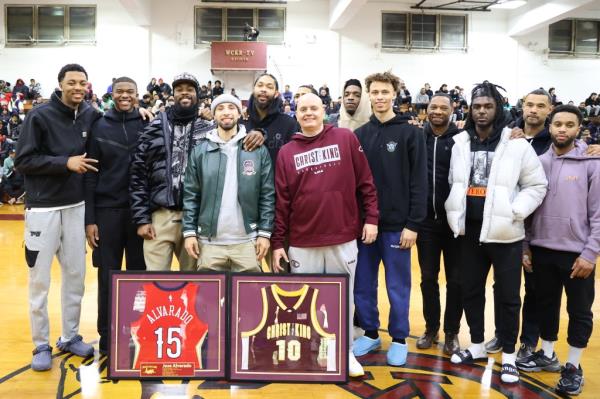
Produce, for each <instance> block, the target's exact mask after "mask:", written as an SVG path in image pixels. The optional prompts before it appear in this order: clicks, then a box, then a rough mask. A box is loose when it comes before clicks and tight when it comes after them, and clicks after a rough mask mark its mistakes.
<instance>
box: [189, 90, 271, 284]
mask: <svg viewBox="0 0 600 399" xmlns="http://www.w3.org/2000/svg"><path fill="white" fill-rule="evenodd" d="M211 111H212V113H213V115H214V119H215V121H216V123H217V128H216V129H214V130H212V131H210V132H209V133H208V134H207V137H206V138H207V140H205V141H203V142H202V143H200V144H199V145H198V146H196V147H195V148H194V149H193V151H192V154H191V156H190V159H189V163H188V166H187V170H186V173H185V180H184V189H183V191H184V194H183V236H184V237H185V244H184V245H185V249H186V251H187V253H188V254H189V255H190V256H192V257H193V258H195V259H197V267H198V269H199V270H216V271H235V272H239V271H248V272H250V271H255V272H259V271H261V266H260V265H261V261H262V259H263V258H264V256H265V255H266V253H267V251H268V249H269V245H270V242H269V239H270V237H271V231H272V228H273V219H274V209H275V189H274V182H273V168H272V164H271V157H270V156H269V151H268V150H267V148H266V147H264V146H262V147H259V148H257V149H256V150H254V151H252V152H248V151H245V150H244V149H243V143H242V141H243V139H244V137H245V136H246V129H245V128H244V126H243V125H238V121H239V119H240V116H241V111H242V104H241V102H240V100H239V99H237V98H236V97H234V96H232V95H230V94H222V95H220V96H219V97H217V98H216V99H215V100H214V101H213V102H212V105H211Z"/></svg>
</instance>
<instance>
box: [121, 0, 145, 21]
mask: <svg viewBox="0 0 600 399" xmlns="http://www.w3.org/2000/svg"><path fill="white" fill-rule="evenodd" d="M119 2H120V3H121V5H122V6H123V7H124V8H125V10H126V11H127V13H129V15H130V16H131V18H133V20H134V21H135V23H136V24H138V25H139V26H150V25H151V23H152V20H151V18H150V16H151V11H150V7H151V5H152V1H145V0H119Z"/></svg>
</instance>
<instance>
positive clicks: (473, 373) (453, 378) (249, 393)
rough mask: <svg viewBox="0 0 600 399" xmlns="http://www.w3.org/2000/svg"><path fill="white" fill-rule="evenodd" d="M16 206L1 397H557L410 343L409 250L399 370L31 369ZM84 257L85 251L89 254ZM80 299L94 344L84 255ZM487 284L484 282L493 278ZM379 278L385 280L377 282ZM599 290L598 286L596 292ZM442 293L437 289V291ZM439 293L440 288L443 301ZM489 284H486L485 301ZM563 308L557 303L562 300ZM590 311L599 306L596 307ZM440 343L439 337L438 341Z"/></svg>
mask: <svg viewBox="0 0 600 399" xmlns="http://www.w3.org/2000/svg"><path fill="white" fill-rule="evenodd" d="M22 215H23V206H22V205H20V206H10V205H4V206H3V207H1V208H0V259H2V267H3V270H2V273H1V274H0V286H1V287H2V291H0V292H1V294H0V295H1V296H0V304H1V308H0V311H1V314H2V318H3V321H2V324H1V327H0V358H1V359H2V360H1V362H0V398H3V399H4V398H7V399H8V398H10V399H12V398H18V399H21V398H23V399H25V398H36V399H45V398H58V399H63V398H64V399H67V398H114V399H116V398H119V399H120V398H135V399H137V398H141V399H150V398H153V399H154V398H170V399H183V398H194V399H201V398H204V399H211V398H229V397H234V398H243V399H255V398H264V399H269V398H277V399H281V398H284V399H287V398H302V399H313V398H314V399H316V398H324V399H338V398H339V399H345V398H381V399H400V398H413V397H419V398H502V397H509V398H555V397H557V396H556V395H555V394H554V393H553V392H554V391H553V387H554V385H555V384H556V381H557V379H558V374H556V373H546V372H543V373H532V374H525V373H522V374H521V382H520V384H519V385H518V386H515V387H510V388H507V387H505V386H503V385H500V383H499V365H498V363H497V362H498V361H499V360H500V355H499V354H498V355H494V356H493V357H494V358H495V360H496V363H495V365H494V366H493V376H492V378H491V382H490V381H488V382H487V383H486V381H485V379H484V380H483V382H482V376H483V372H484V369H485V365H483V364H482V365H480V366H475V367H453V366H451V364H450V362H449V359H448V358H447V357H444V356H443V355H442V351H441V348H434V349H431V350H427V351H417V350H416V348H415V342H416V336H418V335H420V334H421V333H422V332H423V329H424V321H423V317H422V313H421V303H422V300H421V293H420V290H419V282H420V277H419V270H418V265H417V261H416V250H415V251H414V253H413V270H412V271H413V284H412V287H413V289H412V295H411V311H410V320H411V337H410V339H408V344H409V350H410V354H409V358H408V362H407V364H406V365H405V367H401V368H395V367H388V366H386V364H385V352H381V353H376V354H373V355H367V356H365V357H363V358H361V359H360V360H361V363H363V365H365V370H366V372H367V375H366V376H365V377H364V378H363V379H361V380H352V381H351V382H350V383H348V384H346V385H319V384H303V385H301V384H242V385H240V384H237V385H233V384H229V383H227V382H214V381H213V382H211V381H196V380H194V381H168V382H165V383H156V382H144V383H140V382H139V381H118V382H112V381H108V380H106V358H105V357H100V358H99V357H98V355H97V354H96V357H95V358H93V359H88V360H85V361H83V362H82V361H81V359H80V358H77V357H71V356H69V355H66V354H64V353H59V352H57V351H56V350H55V351H54V354H53V356H54V360H53V368H52V370H51V371H48V372H42V373H39V372H34V371H32V370H31V369H30V366H29V362H30V361H31V351H32V349H33V347H32V343H31V338H30V330H29V318H28V304H27V266H26V264H25V260H24V249H23V220H22ZM89 256H90V254H89V253H88V257H89ZM87 270H88V273H87V277H86V293H85V297H84V300H83V311H82V317H81V328H80V332H81V334H82V335H83V337H84V339H85V340H87V341H95V340H97V338H98V337H97V335H96V294H97V288H96V274H95V269H93V268H92V266H91V262H90V260H89V258H88V269H87ZM490 277H491V276H490ZM380 278H381V281H383V276H382V275H381V277H380ZM380 287H381V288H380V291H379V292H380V309H381V317H382V328H387V315H388V309H389V305H388V303H387V298H385V289H384V285H383V284H381V286H380ZM598 288H600V287H599V284H598V280H596V289H597V290H598ZM442 290H443V288H442ZM59 292H60V272H59V267H58V264H55V265H54V268H53V274H52V287H51V294H50V296H49V304H48V310H49V315H50V321H51V326H50V327H51V328H50V334H51V341H52V342H51V344H52V345H54V342H55V341H56V338H57V337H58V335H59V333H60V331H59V328H60V326H59V325H60V302H59V301H60V295H59ZM443 295H444V292H443V291H442V297H443ZM491 295H492V292H491V281H488V293H487V298H491ZM563 302H564V301H563ZM491 305H492V304H491V303H490V302H488V303H487V304H486V315H487V320H486V322H487V323H486V332H487V334H486V335H487V337H488V338H489V337H490V336H491V334H492V331H493V322H492V316H493V310H492V306H491ZM593 310H594V313H595V314H599V313H598V312H599V311H600V306H598V304H597V303H596V304H594V308H593ZM561 323H562V324H561V330H560V335H559V336H560V339H561V340H560V341H559V343H558V344H557V354H558V357H559V359H561V360H563V361H564V359H566V356H567V345H566V342H565V340H566V327H567V316H566V313H565V311H564V304H563V311H562V313H561ZM382 336H383V338H384V346H383V347H384V348H387V346H388V345H389V342H390V339H389V337H388V336H387V334H385V333H383V334H382ZM599 338H600V329H598V328H597V329H596V330H595V331H594V333H593V335H592V338H591V340H590V346H589V347H588V349H587V350H586V352H585V353H584V355H583V359H582V367H583V370H584V375H585V389H584V392H583V394H582V395H580V397H581V398H598V397H600V340H599ZM442 339H443V338H442ZM460 342H461V344H462V346H463V347H464V346H466V345H468V344H469V337H468V330H467V325H466V322H465V320H464V318H463V323H462V329H461V333H460Z"/></svg>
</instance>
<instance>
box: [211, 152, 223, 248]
mask: <svg viewBox="0 0 600 399" xmlns="http://www.w3.org/2000/svg"><path fill="white" fill-rule="evenodd" d="M221 155H222V154H221V151H220V150H219V151H218V156H219V168H218V169H217V187H216V189H215V200H214V201H213V209H212V215H211V216H210V224H211V226H210V234H209V236H208V241H209V242H210V240H211V238H212V236H213V235H216V232H214V233H213V230H214V229H213V226H215V220H214V219H215V209H216V208H217V194H218V193H219V180H220V179H221Z"/></svg>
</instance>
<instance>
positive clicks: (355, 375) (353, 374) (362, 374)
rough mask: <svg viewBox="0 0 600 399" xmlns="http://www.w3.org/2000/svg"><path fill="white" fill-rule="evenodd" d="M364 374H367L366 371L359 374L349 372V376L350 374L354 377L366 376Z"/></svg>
mask: <svg viewBox="0 0 600 399" xmlns="http://www.w3.org/2000/svg"><path fill="white" fill-rule="evenodd" d="M364 375H365V373H364V372H363V373H361V374H358V373H348V376H349V377H352V378H357V377H362V376H364Z"/></svg>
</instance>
